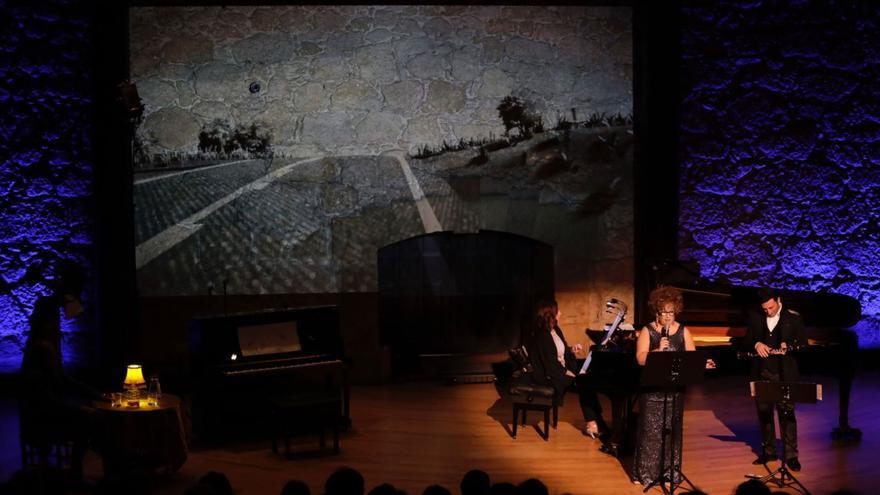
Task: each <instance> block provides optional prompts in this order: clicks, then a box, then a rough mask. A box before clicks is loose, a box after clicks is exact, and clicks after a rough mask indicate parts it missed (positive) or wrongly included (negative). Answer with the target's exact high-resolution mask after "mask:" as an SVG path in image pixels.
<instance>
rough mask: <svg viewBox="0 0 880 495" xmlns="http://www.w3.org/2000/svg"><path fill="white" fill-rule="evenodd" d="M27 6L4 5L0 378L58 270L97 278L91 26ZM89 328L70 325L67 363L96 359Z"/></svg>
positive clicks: (61, 8)
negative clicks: (80, 270)
mask: <svg viewBox="0 0 880 495" xmlns="http://www.w3.org/2000/svg"><path fill="white" fill-rule="evenodd" d="M10 3H11V2H10ZM15 3H21V2H15ZM22 5H25V6H24V7H21V6H12V5H9V4H7V3H6V2H0V373H4V372H10V371H14V370H17V369H18V367H19V364H20V361H21V350H22V347H23V345H24V342H25V339H26V336H27V319H28V315H29V314H30V311H31V308H32V306H33V304H34V302H35V301H36V299H37V298H38V297H39V296H40V295H42V294H45V293H47V292H48V291H47V287H46V284H45V280H47V279H49V278H51V277H52V276H53V275H54V266H55V263H56V262H57V260H59V259H65V258H66V259H73V260H77V261H79V262H81V263H82V264H83V265H84V266H85V267H86V268H87V270H89V271H90V272H91V271H92V267H91V263H90V261H91V259H92V253H93V231H94V228H93V221H92V220H91V218H92V217H93V212H92V211H91V209H92V205H93V202H92V194H93V169H92V156H91V155H92V153H91V151H92V143H91V141H92V126H91V125H90V122H91V121H92V119H91V105H92V102H91V93H92V91H91V76H90V73H91V70H92V66H93V62H92V60H91V53H92V49H91V48H92V47H91V45H90V43H91V41H90V37H89V31H90V29H91V26H90V24H91V20H90V19H91V16H90V15H89V13H88V12H87V9H85V8H83V7H82V6H80V5H77V2H59V1H56V2H52V3H51V4H50V3H49V2H33V3H28V4H22ZM93 278H94V277H90V279H93ZM90 292H91V291H87V293H86V296H85V298H86V302H88V300H89V299H92V298H91V297H90V294H89V293H90ZM87 319H88V318H86V320H87ZM89 327H90V325H88V324H84V323H83V322H82V321H75V322H66V323H65V324H64V325H63V330H64V332H65V341H64V349H65V356H64V357H65V360H66V361H67V362H74V363H77V362H81V361H84V360H87V359H89V358H90V357H91V356H90V350H91V349H92V347H93V346H92V345H91V342H93V338H92V335H93V334H92V333H91V331H90V330H88V328H89Z"/></svg>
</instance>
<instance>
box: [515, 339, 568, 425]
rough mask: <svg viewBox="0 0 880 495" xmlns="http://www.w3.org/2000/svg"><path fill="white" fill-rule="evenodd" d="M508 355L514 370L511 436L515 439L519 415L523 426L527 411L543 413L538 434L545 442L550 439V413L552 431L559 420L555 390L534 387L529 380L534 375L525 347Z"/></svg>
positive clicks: (540, 386) (548, 387) (539, 386)
mask: <svg viewBox="0 0 880 495" xmlns="http://www.w3.org/2000/svg"><path fill="white" fill-rule="evenodd" d="M508 354H509V355H510V359H511V361H513V364H514V367H515V368H516V369H515V371H514V372H513V375H512V376H511V378H512V380H513V382H512V383H511V385H510V387H509V393H510V397H511V399H512V400H513V428H512V432H511V433H512V436H513V438H516V432H517V426H518V420H519V417H520V415H522V421H521V422H522V424H525V423H526V412H527V411H529V410H533V411H543V413H544V431H542V432H540V433H541V437H542V438H543V439H544V440H545V441H546V440H548V439H549V438H550V425H551V423H550V412H551V411H552V412H553V423H552V425H553V429H556V426H557V423H558V420H559V404H558V401H557V397H556V390H555V389H554V388H553V387H551V386H550V385H535V384H534V383H533V382H534V381H535V380H533V379H532V378H531V374H532V373H534V369H533V367H532V364H531V361H530V359H529V353H528V351H527V350H526V348H525V347H518V348H515V349H511V350H509V351H508Z"/></svg>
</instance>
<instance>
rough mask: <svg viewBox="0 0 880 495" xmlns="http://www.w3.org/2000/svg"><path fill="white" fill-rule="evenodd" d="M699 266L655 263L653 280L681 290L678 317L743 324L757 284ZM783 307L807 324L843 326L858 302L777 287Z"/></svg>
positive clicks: (858, 310)
mask: <svg viewBox="0 0 880 495" xmlns="http://www.w3.org/2000/svg"><path fill="white" fill-rule="evenodd" d="M698 273H699V268H696V269H695V268H694V267H693V266H687V265H682V264H672V263H669V264H665V265H662V264H661V265H658V266H656V267H655V278H656V282H657V284H658V285H659V284H664V285H670V286H673V287H676V288H678V289H680V290H681V291H682V293H683V294H684V311H683V312H682V314H681V315H680V316H679V317H678V319H679V320H680V321H682V322H685V323H686V324H689V325H700V326H725V327H737V326H745V325H746V324H747V323H748V312H749V311H758V310H759V307H760V303H761V302H760V301H758V296H757V291H758V288H759V287H758V286H745V285H733V284H726V283H723V282H715V281H711V280H709V279H706V278H702V277H699V276H698V275H697V274H698ZM779 293H780V297H781V299H782V305H783V307H786V308H790V309H793V310H795V311H797V312H798V313H800V314H801V316H803V318H804V325H805V326H807V327H834V328H847V327H851V326H853V325H855V324H856V323H858V321H859V318H860V317H861V314H862V306H861V304H859V301H858V300H857V299H855V298H853V297H850V296H845V295H842V294H834V293H831V292H820V291H805V290H783V289H780V290H779Z"/></svg>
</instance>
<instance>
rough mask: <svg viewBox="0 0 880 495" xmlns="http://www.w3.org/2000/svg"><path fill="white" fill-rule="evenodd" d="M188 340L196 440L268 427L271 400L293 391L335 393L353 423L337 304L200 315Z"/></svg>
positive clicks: (219, 438) (345, 424)
mask: <svg viewBox="0 0 880 495" xmlns="http://www.w3.org/2000/svg"><path fill="white" fill-rule="evenodd" d="M189 346H190V356H191V368H190V377H191V396H192V430H193V435H194V436H195V437H196V439H197V441H200V442H209V443H219V442H222V441H224V440H226V439H229V438H235V437H239V436H241V435H247V434H252V433H264V432H262V431H261V428H264V427H265V425H266V424H267V423H268V422H267V421H266V418H267V413H268V409H269V406H268V401H269V400H271V399H272V398H273V397H278V396H282V395H284V394H288V393H303V392H312V391H321V392H328V391H330V392H331V393H338V394H340V397H341V404H342V411H340V413H341V416H342V418H343V427H348V426H349V425H350V423H351V418H350V414H349V411H350V408H349V380H348V369H349V363H348V361H347V359H346V357H345V353H344V349H343V345H342V338H341V334H340V326H339V308H338V307H336V306H318V307H308V308H297V309H287V310H282V311H264V312H256V313H241V314H233V315H223V316H211V317H204V318H195V319H193V320H192V321H191V322H190V325H189Z"/></svg>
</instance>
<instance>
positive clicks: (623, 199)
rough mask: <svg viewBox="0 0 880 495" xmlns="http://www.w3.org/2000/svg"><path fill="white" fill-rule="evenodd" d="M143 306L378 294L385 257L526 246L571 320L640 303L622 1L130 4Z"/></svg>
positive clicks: (589, 319)
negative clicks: (138, 112) (478, 240)
mask: <svg viewBox="0 0 880 495" xmlns="http://www.w3.org/2000/svg"><path fill="white" fill-rule="evenodd" d="M130 23H131V54H132V55H131V72H132V77H133V81H134V82H135V83H136V84H137V87H138V90H139V92H140V95H141V97H142V98H143V101H144V105H145V112H144V118H143V121H142V122H141V124H140V126H139V127H138V130H137V139H136V146H135V148H136V163H135V166H136V168H135V185H134V200H135V218H136V243H137V253H136V258H137V269H138V284H139V288H140V292H141V294H142V295H145V296H154V295H195V294H206V293H209V292H215V293H216V292H219V291H220V290H221V287H226V288H227V290H228V291H229V293H231V294H283V293H310V294H314V293H339V292H375V291H376V290H377V271H376V270H377V268H376V253H377V251H378V249H379V248H381V247H383V246H386V245H388V244H391V243H394V242H397V241H400V240H403V239H407V238H410V237H413V236H417V235H420V234H424V233H427V232H437V231H444V230H448V231H456V232H476V231H478V230H480V229H491V230H498V231H503V232H512V233H516V234H521V235H525V236H528V237H530V238H532V239H536V240H539V241H543V242H546V243H548V244H551V245H552V246H553V247H554V248H555V250H556V273H555V278H556V287H557V297H558V298H559V299H560V301H561V304H562V307H563V313H564V315H565V316H564V323H565V324H568V325H569V326H570V327H572V328H574V329H576V330H572V331H577V332H578V335H577V337H582V336H583V334H582V332H581V331H580V330H582V329H583V328H585V327H586V326H588V325H589V326H594V327H595V326H596V325H601V324H602V321H601V320H602V319H603V317H604V315H601V314H599V313H598V310H599V309H600V308H602V307H603V305H602V303H603V298H606V297H610V296H615V297H619V298H624V299H627V300H632V277H633V273H632V243H633V234H632V226H633V218H632V215H633V213H632V168H633V136H632V55H631V52H632V29H631V11H630V9H628V8H594V7H578V8H567V7H565V8H563V7H501V6H495V7H469V6H384V7H383V6H351V7H343V6H337V7H323V6H295V7H294V6H291V7H280V6H279V7H227V8H219V7H191V8H184V7H180V8H167V7H149V8H140V7H138V8H134V9H132V11H131V17H130Z"/></svg>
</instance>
